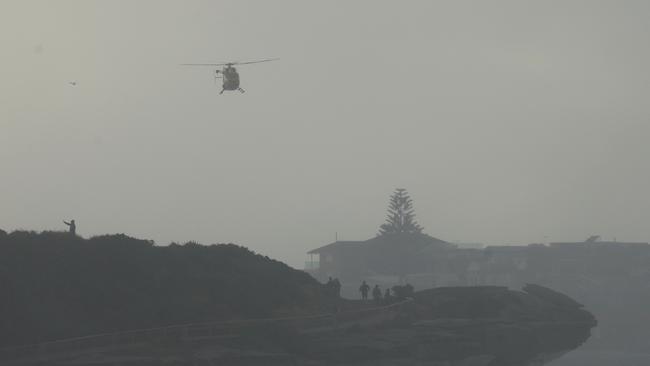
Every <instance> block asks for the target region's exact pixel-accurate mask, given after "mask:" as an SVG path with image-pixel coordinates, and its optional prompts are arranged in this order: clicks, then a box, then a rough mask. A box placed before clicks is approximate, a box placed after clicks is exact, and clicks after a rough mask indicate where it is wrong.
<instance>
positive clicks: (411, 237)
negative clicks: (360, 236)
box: [307, 233, 454, 254]
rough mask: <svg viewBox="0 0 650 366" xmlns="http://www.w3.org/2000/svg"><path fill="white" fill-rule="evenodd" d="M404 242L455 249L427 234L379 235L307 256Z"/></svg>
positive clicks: (334, 244)
mask: <svg viewBox="0 0 650 366" xmlns="http://www.w3.org/2000/svg"><path fill="white" fill-rule="evenodd" d="M396 239H397V240H400V239H401V240H403V241H404V244H410V245H412V246H416V247H421V248H425V247H430V248H454V246H453V244H450V243H447V242H446V241H444V240H440V239H437V238H434V237H432V236H429V235H426V234H419V233H418V234H388V235H379V236H376V237H374V238H371V239H368V240H356V241H335V242H333V243H330V244H327V245H324V246H322V247H319V248H316V249H312V250H310V251H308V252H307V254H319V253H322V252H325V251H331V250H336V249H341V248H345V249H360V248H362V247H363V246H365V247H367V248H378V247H387V246H390V247H392V246H393V244H394V243H395V240H396Z"/></svg>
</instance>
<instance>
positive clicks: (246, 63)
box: [180, 58, 279, 66]
mask: <svg viewBox="0 0 650 366" xmlns="http://www.w3.org/2000/svg"><path fill="white" fill-rule="evenodd" d="M275 60H279V58H267V59H266V60H258V61H247V62H223V63H220V64H180V65H181V66H233V65H248V64H257V63H260V62H269V61H275Z"/></svg>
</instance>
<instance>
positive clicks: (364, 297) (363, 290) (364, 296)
mask: <svg viewBox="0 0 650 366" xmlns="http://www.w3.org/2000/svg"><path fill="white" fill-rule="evenodd" d="M368 291H370V286H368V284H367V283H366V281H363V283H362V284H361V286H360V287H359V292H361V299H362V300H368Z"/></svg>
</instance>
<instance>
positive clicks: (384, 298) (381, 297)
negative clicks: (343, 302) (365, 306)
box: [359, 281, 393, 303]
mask: <svg viewBox="0 0 650 366" xmlns="http://www.w3.org/2000/svg"><path fill="white" fill-rule="evenodd" d="M359 292H361V299H362V300H368V293H369V292H370V285H368V284H367V283H366V281H363V282H362V283H361V286H360V287H359ZM392 298H393V295H392V294H391V292H390V288H387V289H386V291H385V292H384V293H383V294H382V291H381V288H379V285H375V287H373V288H372V299H373V300H374V301H375V302H377V303H382V302H386V303H388V302H390V301H391V299H392Z"/></svg>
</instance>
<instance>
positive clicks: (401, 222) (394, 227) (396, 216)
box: [379, 188, 422, 235]
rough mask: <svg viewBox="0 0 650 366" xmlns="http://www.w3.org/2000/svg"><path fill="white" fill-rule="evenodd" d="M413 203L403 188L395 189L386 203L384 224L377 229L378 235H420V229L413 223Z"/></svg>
mask: <svg viewBox="0 0 650 366" xmlns="http://www.w3.org/2000/svg"><path fill="white" fill-rule="evenodd" d="M414 212H415V210H414V209H413V201H412V200H411V197H409V194H408V192H406V189H404V188H397V189H395V192H393V194H392V196H391V197H390V201H389V203H388V217H387V218H386V223H384V224H382V225H381V226H380V227H379V235H386V234H399V233H418V234H419V233H421V232H422V227H421V226H420V225H418V223H417V222H416V221H415V213H414Z"/></svg>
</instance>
